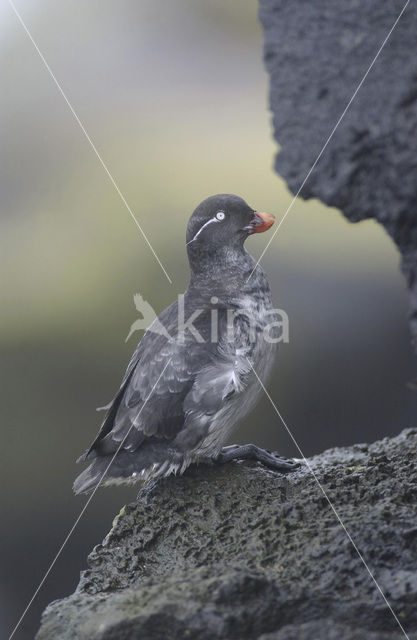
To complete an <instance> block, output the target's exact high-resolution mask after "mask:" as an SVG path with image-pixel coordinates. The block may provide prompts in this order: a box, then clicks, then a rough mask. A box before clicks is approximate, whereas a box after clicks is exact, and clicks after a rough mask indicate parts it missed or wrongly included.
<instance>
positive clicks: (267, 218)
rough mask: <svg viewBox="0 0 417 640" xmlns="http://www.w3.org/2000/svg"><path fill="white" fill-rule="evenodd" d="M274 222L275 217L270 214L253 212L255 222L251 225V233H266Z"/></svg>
mask: <svg viewBox="0 0 417 640" xmlns="http://www.w3.org/2000/svg"><path fill="white" fill-rule="evenodd" d="M274 222H275V217H274V216H273V215H271V214H270V213H264V212H263V211H255V220H254V222H253V223H252V233H263V232H264V231H268V229H269V228H270V227H272V225H273V224H274Z"/></svg>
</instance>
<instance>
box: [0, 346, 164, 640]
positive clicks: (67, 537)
mask: <svg viewBox="0 0 417 640" xmlns="http://www.w3.org/2000/svg"><path fill="white" fill-rule="evenodd" d="M171 360H172V358H169V360H168V361H167V363H166V365H165V366H164V368H163V369H162V371H161V373H160V374H159V376H158V379H157V381H156V382H155V384H154V385H153V387H152V389H151V390H150V392H149V394H148V396H147V397H146V399H145V400H144V403H143V404H142V406H141V408H140V409H139V412H138V414H137V416H136V418H135V419H134V420H133V422H132V424H131V425H130V427H129V430H128V432H127V433H126V435H125V437H124V438H123V440H122V441H121V443H120V444H119V446H118V448H117V451H116V453H115V454H114V455H113V457H112V459H111V460H110V462H109V464H108V466H107V467H106V470H105V471H104V473H103V475H102V476H101V478H100V480H99V481H98V484H97V485H96V487H95V488H94V490H93V492H92V494H91V495H90V497H89V498H88V500H87V502H86V503H85V505H84V507H83V508H82V509H81V512H80V514H79V516H78V518H77V519H76V521H75V522H74V524H73V525H72V527H71V529H70V530H69V532H68V534H67V536H66V538H65V540H64V542H63V543H62V545H61V546H60V548H59V549H58V552H57V554H56V555H55V557H54V559H53V560H52V562H51V564H50V565H49V567H48V570H47V571H46V572H45V575H44V576H43V578H42V580H41V581H40V583H39V585H38V587H37V588H36V590H35V593H34V594H33V596H32V597H31V599H30V600H29V602H28V604H27V606H26V608H25V610H24V611H23V613H22V615H21V616H20V618H19V620H18V621H17V624H16V626H15V627H14V629H13V631H12V632H11V634H10V636H9V640H11V639H12V638H13V636H14V634H15V633H16V631H17V630H18V628H19V626H20V624H21V622H22V620H23V618H24V617H25V615H26V614H27V612H28V611H29V608H30V607H31V605H32V602H33V601H34V600H35V598H36V596H37V595H38V593H39V591H40V590H41V588H42V586H43V584H44V582H45V580H46V579H47V577H48V576H49V574H50V573H51V571H52V569H53V567H54V565H55V563H56V561H57V560H58V558H59V556H60V555H61V553H62V552H63V550H64V548H65V545H66V544H67V542H68V540H69V539H70V537H71V536H72V534H73V532H74V530H75V528H76V526H77V525H78V523H79V521H80V520H81V518H82V516H83V515H84V513H85V511H86V509H87V507H88V505H89V504H90V502H91V500H92V499H93V498H94V494H95V493H96V491H97V489H98V488H99V486H100V484H101V483H102V481H103V478H104V477H105V475H106V474H107V472H108V470H109V469H110V467H111V465H112V464H113V462H114V459H115V457H116V456H117V454H118V453H119V451H120V449H121V448H122V446H123V444H124V442H125V440H126V438H127V437H128V435H129V433H130V432H131V430H132V428H133V427H134V426H136V421H137V419H138V418H139V416H140V414H141V413H142V410H143V409H144V408H145V406H146V404H147V402H148V400H149V398H150V397H151V395H152V394H153V392H154V390H155V387H156V386H157V384H158V382H159V381H160V379H161V378H162V376H163V374H164V373H165V370H166V368H167V366H168V365H169V363H170V362H171Z"/></svg>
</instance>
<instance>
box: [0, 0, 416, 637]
mask: <svg viewBox="0 0 417 640" xmlns="http://www.w3.org/2000/svg"><path fill="white" fill-rule="evenodd" d="M17 8H18V10H19V11H20V12H21V14H22V17H23V19H24V21H25V22H26V24H27V26H28V28H29V30H30V31H31V33H32V35H33V37H34V39H35V40H36V42H37V43H38V45H39V47H40V50H41V51H42V53H43V54H44V56H45V58H46V60H47V61H48V63H49V65H50V66H51V68H52V70H53V72H54V73H55V75H56V77H57V79H58V81H59V82H60V83H61V84H62V87H63V89H64V91H65V92H66V93H67V95H68V98H69V100H70V102H71V103H72V105H73V107H74V108H75V110H76V112H77V113H78V115H79V117H80V119H81V121H82V122H83V124H84V126H85V127H86V129H87V131H88V133H89V135H90V136H91V138H92V140H93V141H94V143H95V144H96V146H97V148H98V150H99V152H100V153H101V154H102V157H103V159H104V161H105V162H106V163H107V165H108V167H109V169H110V171H111V173H112V175H113V176H114V178H115V180H116V182H117V183H118V185H119V187H120V189H121V191H122V193H123V195H124V196H125V198H126V200H127V201H128V202H129V204H130V206H131V207H132V209H133V211H134V213H135V215H136V216H137V218H138V220H139V221H140V223H141V224H142V226H143V229H144V230H145V232H146V234H147V235H148V237H149V240H150V242H151V243H152V245H153V247H154V248H155V250H156V252H157V253H158V255H159V256H160V258H161V260H162V261H163V263H164V265H165V267H166V269H167V270H168V272H169V274H170V275H171V277H172V280H173V284H172V285H170V284H169V282H168V281H167V279H166V278H165V276H164V274H163V273H162V271H161V269H160V267H159V266H158V264H157V262H156V261H155V259H154V257H153V256H152V254H151V252H150V250H149V248H148V247H147V246H146V244H145V242H144V240H143V238H142V236H141V234H140V233H139V231H138V229H137V227H136V226H135V224H134V222H133V221H132V219H131V217H130V215H129V213H128V211H127V210H126V208H125V207H124V205H123V203H122V202H121V200H120V198H119V196H118V194H117V193H116V191H115V189H114V187H113V186H112V184H111V183H110V181H109V179H108V177H107V176H106V174H105V172H104V170H103V168H102V166H101V165H100V164H99V162H98V160H97V157H96V156H95V155H94V153H93V151H92V149H91V147H90V146H89V144H88V143H87V141H86V139H85V138H84V136H83V134H82V132H81V130H80V128H79V126H78V125H77V123H76V121H75V120H74V117H73V116H72V114H71V113H70V111H69V109H68V106H67V105H66V104H65V102H64V100H63V98H62V96H61V95H60V94H59V92H58V90H57V87H56V86H55V85H54V84H53V81H52V80H51V78H50V76H49V75H48V73H47V71H46V69H45V67H44V66H43V64H42V62H41V60H40V58H39V56H38V55H37V53H36V51H35V49H34V47H33V45H32V44H31V42H30V40H29V38H28V36H27V34H26V33H25V32H24V30H23V28H22V26H21V25H20V24H19V22H18V20H17V18H16V16H15V15H14V14H13V12H12V9H11V8H10V6H9V5H8V3H4V4H3V5H2V6H1V8H0V23H1V26H0V34H1V40H0V47H1V63H0V64H1V71H0V73H1V81H0V82H1V87H2V109H1V123H0V127H1V139H2V147H1V151H2V153H1V159H2V163H3V164H2V170H1V172H0V180H1V192H0V206H1V229H0V243H1V273H2V276H3V277H2V282H1V294H2V304H1V310H2V332H1V343H0V350H1V362H2V379H1V384H0V392H1V395H2V397H1V417H2V425H1V427H2V446H1V449H0V457H1V475H2V477H1V485H0V486H1V492H2V503H1V509H2V511H1V513H2V518H1V520H2V527H1V536H2V537H1V544H0V549H1V554H2V558H1V577H0V580H1V582H0V620H1V622H0V635H1V636H2V637H3V636H6V635H7V633H8V632H9V633H10V631H11V629H12V627H13V626H14V624H15V623H16V622H17V619H18V617H19V616H20V614H21V613H22V611H23V609H24V607H25V606H26V604H27V602H28V600H29V599H30V597H31V595H32V593H33V591H34V589H35V588H36V586H37V584H38V583H39V581H40V579H41V578H42V576H43V574H44V572H45V570H46V569H47V567H48V565H49V563H50V561H51V559H52V557H53V556H54V554H55V553H56V551H57V550H58V548H59V546H60V545H61V543H62V541H63V539H64V538H65V536H66V534H67V532H68V530H69V529H70V527H71V525H72V523H73V522H74V520H75V518H76V517H77V515H78V514H79V512H80V510H81V508H82V506H83V505H84V503H85V500H86V498H85V497H81V498H80V497H78V498H75V497H74V496H73V495H72V490H71V485H72V481H73V479H74V476H75V475H76V474H77V473H78V472H79V468H78V467H76V466H75V464H74V460H75V458H76V457H77V456H78V455H79V454H80V453H81V452H82V451H83V450H84V449H85V448H86V447H87V445H88V444H89V443H90V441H91V440H92V438H93V437H94V436H95V433H96V431H97V429H98V427H99V423H100V415H98V414H96V412H95V407H96V406H101V405H103V404H105V403H106V402H108V401H109V400H110V399H111V397H112V396H113V394H114V392H115V390H116V389H117V387H118V385H119V382H120V379H121V377H122V374H123V373H124V368H125V366H126V364H127V362H128V360H129V357H130V354H131V352H132V351H133V349H134V347H135V344H136V341H137V339H138V338H139V337H140V336H139V334H134V336H133V337H132V338H131V339H130V341H129V342H128V343H127V344H125V342H124V340H125V337H126V335H127V333H128V331H129V328H130V325H131V324H132V322H133V321H134V320H135V319H136V318H137V317H138V316H137V312H136V310H135V307H134V304H133V294H134V293H135V292H140V293H141V294H142V295H143V296H144V297H145V298H146V299H147V300H148V301H149V302H150V303H151V304H152V305H153V307H154V308H155V309H156V310H157V311H158V312H159V311H161V310H162V309H163V308H164V307H165V306H167V305H168V304H169V303H170V302H171V301H172V300H173V299H174V298H175V297H176V296H177V294H178V293H179V292H182V291H184V289H185V288H186V286H187V277H188V268H187V263H186V255H185V249H184V232H185V225H186V222H187V220H188V217H189V215H190V214H191V212H192V210H193V209H194V207H195V206H196V205H197V204H198V203H199V202H200V201H201V200H202V199H203V198H205V197H206V196H208V195H211V194H214V193H218V192H231V193H237V194H239V195H241V196H243V197H244V198H245V199H246V200H247V201H248V202H249V203H250V204H251V205H253V206H254V207H256V208H259V209H263V210H266V211H271V212H272V213H274V214H276V216H277V217H278V218H280V217H281V216H282V214H283V213H284V211H285V209H286V207H287V206H288V204H289V203H290V201H291V198H292V196H291V194H290V193H289V192H288V191H287V189H286V187H285V184H284V183H283V182H282V180H281V179H280V178H279V177H278V176H277V175H275V174H274V173H273V171H272V162H273V155H274V154H275V152H276V148H275V145H274V143H273V142H272V138H271V127H270V116H269V112H268V107H267V78H266V75H265V72H264V69H263V65H262V39H261V31H260V27H259V25H258V22H257V17H256V8H257V7H256V3H255V2H254V1H253V0H239V2H232V1H231V0H229V1H226V2H225V1H224V0H210V2H207V1H204V0H198V1H197V0H196V1H194V2H192V3H191V2H188V1H186V0H175V1H173V2H169V3H164V4H163V5H162V4H161V3H155V2H154V0H124V1H123V2H118V3H115V2H109V1H108V0H100V1H99V0H90V2H88V3H84V2H81V1H76V0H68V1H67V2H66V3H53V2H52V1H41V0H38V1H37V2H36V3H35V2H33V1H27V2H22V1H19V2H17ZM353 108H355V106H354V105H353ZM347 117H349V116H347ZM331 124H333V123H329V127H330V125H331ZM323 142H324V141H323ZM267 239H268V238H267V237H266V236H263V235H260V236H259V237H254V238H251V239H249V241H248V243H247V248H248V249H249V250H250V251H251V252H252V253H253V255H255V256H259V255H260V253H261V251H262V249H263V247H264V246H265V243H266V241H267ZM370 256H371V258H370ZM263 266H264V267H265V269H266V270H267V272H268V274H269V277H270V281H271V286H272V290H273V295H274V300H275V303H276V305H277V306H279V307H281V308H283V309H285V310H286V312H287V313H288V315H289V318H290V343H289V344H288V345H283V346H282V347H281V350H280V354H279V358H278V361H277V364H276V368H275V373H274V377H273V380H272V382H271V385H270V390H271V394H272V396H273V398H274V400H275V402H276V404H277V406H278V408H279V409H280V411H281V412H282V414H283V416H284V417H285V419H286V420H287V422H288V425H289V427H290V428H291V430H292V432H293V434H294V436H295V437H296V439H297V440H298V442H299V444H300V446H301V448H302V450H303V452H304V453H305V454H306V455H311V454H314V453H316V452H319V451H321V450H322V449H323V448H326V447H331V446H338V445H349V444H352V443H354V442H358V441H359V442H363V441H373V440H375V439H377V438H381V437H384V436H388V435H395V434H397V433H398V432H399V431H400V430H401V429H403V428H404V427H407V426H411V425H412V424H415V423H414V416H415V409H416V405H417V396H416V394H415V393H414V392H412V391H410V390H409V389H408V388H407V382H409V381H410V380H411V379H413V378H414V377H415V361H414V359H413V357H412V355H411V350H410V348H409V337H408V331H407V325H406V314H407V301H406V294H405V285H404V282H403V280H402V277H401V275H400V273H399V270H398V255H397V252H396V250H395V248H394V246H393V244H392V243H391V241H390V239H389V238H388V237H387V236H386V235H385V233H384V232H383V231H382V230H381V229H380V228H379V227H378V226H377V225H376V224H375V223H374V222H364V223H361V224H360V225H357V226H351V225H349V224H348V223H347V222H346V221H345V220H344V219H343V218H342V216H341V214H340V213H339V212H338V211H336V210H331V209H328V208H325V207H324V206H322V205H321V204H320V203H318V202H313V201H310V202H308V203H305V202H302V201H299V202H297V203H296V205H295V206H294V208H293V210H292V212H291V213H290V214H289V216H288V217H287V219H286V221H285V223H284V224H283V226H282V227H281V229H280V231H279V233H278V235H277V237H276V238H275V240H274V242H273V244H272V245H271V247H270V249H269V251H268V252H267V254H266V256H265V259H264V260H263ZM235 441H237V442H245V441H254V442H256V443H257V444H259V445H262V446H267V447H268V448H272V449H277V450H279V451H280V453H282V454H285V455H297V452H296V450H295V448H294V446H293V445H292V443H291V441H290V440H289V437H288V436H287V434H286V433H285V431H284V429H283V427H282V425H281V424H280V423H279V421H278V420H277V418H276V416H275V414H274V412H273V410H272V408H271V406H270V405H269V403H268V401H267V400H266V399H263V401H262V402H261V404H260V405H259V407H258V408H257V410H256V414H253V415H252V416H251V417H250V418H248V419H247V420H246V422H245V424H242V425H241V429H240V431H239V433H238V434H237V435H236V438H235ZM134 497H135V489H124V488H118V489H111V490H110V489H106V490H103V491H98V493H97V494H96V496H95V497H94V499H93V502H92V503H91V505H90V506H89V508H88V510H87V512H86V514H85V515H84V517H83V518H82V520H81V522H80V524H79V526H78V528H77V530H76V531H75V533H74V535H73V536H72V538H71V540H70V542H69V544H68V545H67V546H66V548H65V551H64V553H63V554H62V556H61V557H60V559H59V560H58V563H57V564H56V566H55V568H54V569H53V571H52V573H51V574H50V576H49V578H48V580H47V583H46V585H45V586H44V587H43V589H42V591H41V592H40V594H39V596H38V597H37V599H36V601H35V603H34V604H33V606H32V608H31V609H30V611H29V613H28V615H27V616H26V618H25V620H24V622H23V624H22V626H21V627H20V629H19V631H18V632H17V634H16V638H32V637H33V635H34V633H35V630H36V629H37V627H38V624H39V616H40V612H41V610H42V609H43V608H44V607H45V605H46V604H47V603H48V602H50V601H51V600H52V599H55V598H58V597H61V596H64V595H67V594H69V593H70V592H72V591H73V590H74V588H75V586H76V584H77V581H78V575H79V571H80V570H81V569H82V568H84V567H85V566H86V555H87V553H88V551H89V550H91V548H92V546H93V545H94V544H97V543H99V542H101V540H102V538H103V537H104V535H105V534H106V533H107V531H108V530H109V529H110V526H111V522H112V519H113V517H114V515H115V514H116V513H117V512H118V510H119V509H120V508H121V507H122V505H123V504H125V503H126V502H128V501H130V500H132V499H134Z"/></svg>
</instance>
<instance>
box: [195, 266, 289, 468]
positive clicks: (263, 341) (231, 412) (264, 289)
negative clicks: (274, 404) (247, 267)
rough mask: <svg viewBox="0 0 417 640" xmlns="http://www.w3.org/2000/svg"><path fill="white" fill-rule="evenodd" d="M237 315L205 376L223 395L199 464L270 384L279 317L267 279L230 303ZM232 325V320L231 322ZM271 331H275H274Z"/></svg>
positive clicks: (198, 453) (219, 445)
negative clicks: (231, 329)
mask: <svg viewBox="0 0 417 640" xmlns="http://www.w3.org/2000/svg"><path fill="white" fill-rule="evenodd" d="M229 304H230V308H231V309H234V311H235V313H234V319H233V325H234V326H233V332H232V333H230V326H228V334H227V335H224V333H223V335H221V336H220V338H219V342H218V356H219V357H218V359H216V362H214V363H213V365H211V366H210V368H209V369H208V370H206V375H207V377H208V378H209V379H210V383H211V384H212V385H216V383H219V385H220V386H221V387H222V388H223V389H224V395H223V397H224V402H223V403H222V405H221V406H220V408H219V409H218V410H217V411H216V413H215V414H213V415H212V417H211V421H210V426H209V429H208V433H207V435H206V437H205V438H204V440H203V441H202V442H201V443H199V445H198V447H197V448H196V450H195V456H196V457H197V458H199V457H202V456H206V457H215V456H216V455H217V454H218V452H219V451H220V449H221V448H222V446H224V444H225V443H226V441H227V440H228V438H229V436H230V435H231V433H232V431H233V429H234V427H235V426H236V424H237V423H238V422H239V421H240V420H241V419H242V418H243V417H244V416H245V415H246V414H247V413H249V411H251V410H252V409H253V408H254V406H255V405H256V403H257V401H258V399H259V397H260V395H261V393H262V387H261V385H260V384H259V381H258V379H257V376H256V375H255V373H254V370H255V371H256V374H257V375H258V376H259V378H260V379H261V380H262V382H264V383H266V382H267V380H268V377H269V375H270V372H271V369H272V365H273V362H274V359H275V354H276V346H277V344H276V340H274V338H275V336H274V331H273V327H274V326H275V325H276V322H277V315H276V313H275V312H274V310H273V307H272V301H271V294H270V290H269V286H268V283H267V281H266V278H264V277H260V278H258V279H257V280H256V281H254V282H253V283H252V287H251V288H249V287H247V288H246V290H245V288H243V290H242V291H241V292H239V293H238V294H236V295H235V296H232V297H230V299H229ZM229 320H230V318H229ZM271 327H272V329H271Z"/></svg>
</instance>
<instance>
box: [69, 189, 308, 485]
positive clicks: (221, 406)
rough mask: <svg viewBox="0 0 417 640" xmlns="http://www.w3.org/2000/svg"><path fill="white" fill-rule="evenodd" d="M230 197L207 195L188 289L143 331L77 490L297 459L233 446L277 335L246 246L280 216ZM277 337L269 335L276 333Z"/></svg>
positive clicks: (292, 464) (191, 253) (195, 229)
mask: <svg viewBox="0 0 417 640" xmlns="http://www.w3.org/2000/svg"><path fill="white" fill-rule="evenodd" d="M274 221H275V218H274V216H272V215H271V214H268V213H264V212H261V211H257V210H255V209H253V208H252V207H250V206H249V205H248V204H247V203H246V202H245V200H243V199H242V198H241V197H239V196H236V195H233V194H218V195H214V196H210V197H208V198H206V199H205V200H203V202H201V204H199V205H198V206H197V208H196V209H195V210H194V212H193V213H192V215H191V217H190V219H189V222H188V225H187V230H186V249H187V254H188V261H189V267H190V281H189V285H188V288H187V290H186V291H185V293H184V294H182V295H181V296H178V299H177V300H176V301H174V302H173V303H172V304H171V305H170V306H168V307H167V308H166V309H165V310H164V311H162V313H161V314H160V315H159V317H158V319H157V320H158V323H159V324H160V325H162V326H163V327H164V328H165V329H166V331H158V332H153V331H152V330H151V327H150V328H148V330H147V331H146V332H145V334H144V335H143V337H142V339H141V340H140V342H139V344H138V346H137V348H136V350H135V351H134V353H133V356H132V358H131V360H130V362H129V364H128V367H127V370H126V373H125V375H124V377H123V380H122V383H121V386H120V388H119V390H118V392H117V393H116V395H115V397H114V399H113V400H112V401H111V402H110V404H108V405H107V406H106V407H104V409H105V410H106V414H105V417H104V420H103V423H102V425H101V428H100V430H99V433H98V435H97V437H96V438H95V440H94V441H93V443H92V444H91V446H90V447H89V448H88V450H87V451H86V452H85V453H84V454H83V455H82V456H80V458H78V460H77V462H90V465H89V466H88V467H87V468H86V469H85V470H84V471H83V472H82V473H81V474H80V475H79V476H78V477H77V478H76V480H75V482H74V487H73V488H74V492H75V493H76V494H80V493H88V492H90V491H92V490H95V489H96V488H97V487H98V486H99V485H102V486H106V485H110V484H119V483H139V484H140V486H144V485H146V484H147V483H149V482H150V481H151V480H152V481H156V480H157V479H159V478H161V477H166V476H168V475H170V474H182V473H183V472H184V471H185V470H186V468H187V467H188V466H189V465H191V464H194V463H201V462H205V463H216V462H217V463H226V462H229V461H231V460H239V459H250V460H257V461H258V462H260V463H262V464H263V465H265V466H267V467H269V468H271V469H274V470H276V471H279V472H288V471H291V470H293V469H294V468H296V467H297V466H298V464H297V462H296V461H292V460H289V459H282V458H278V457H276V456H275V455H274V454H272V453H270V452H268V451H265V450H263V449H261V448H259V447H257V446H255V445H253V444H247V445H229V446H226V442H227V441H228V439H229V437H230V435H231V433H232V432H233V431H234V429H235V427H236V426H237V424H238V423H239V421H240V420H242V418H243V417H244V416H246V415H247V414H248V413H249V411H251V410H252V409H253V408H254V406H255V405H256V403H257V401H258V399H259V397H260V395H261V393H262V387H261V385H260V382H259V381H260V380H262V381H266V380H267V379H268V378H269V376H270V374H271V370H272V366H273V363H274V359H275V353H276V348H277V341H276V340H273V339H269V340H268V339H267V338H268V335H266V334H270V333H271V332H272V333H273V330H272V329H271V327H273V326H274V325H276V314H275V311H274V309H273V305H272V298H271V291H270V287H269V284H268V280H267V277H266V275H265V272H264V270H263V269H262V267H261V266H260V265H259V264H257V263H256V262H255V260H254V258H253V257H252V256H251V255H250V254H249V253H248V252H247V251H246V249H245V247H244V243H245V241H246V239H247V238H248V237H249V236H250V235H252V234H254V233H261V232H264V231H267V230H268V229H269V228H270V227H271V226H272V224H273V223H274ZM269 338H271V336H269Z"/></svg>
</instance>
